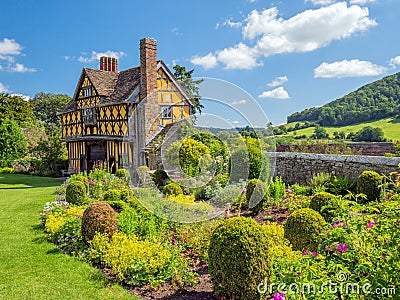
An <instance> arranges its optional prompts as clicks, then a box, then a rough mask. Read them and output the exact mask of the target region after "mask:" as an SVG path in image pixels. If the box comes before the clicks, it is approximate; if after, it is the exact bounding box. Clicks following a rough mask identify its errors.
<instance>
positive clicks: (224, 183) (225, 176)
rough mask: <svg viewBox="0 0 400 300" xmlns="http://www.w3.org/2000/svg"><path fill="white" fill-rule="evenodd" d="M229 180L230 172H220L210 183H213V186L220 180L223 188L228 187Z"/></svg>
mask: <svg viewBox="0 0 400 300" xmlns="http://www.w3.org/2000/svg"><path fill="white" fill-rule="evenodd" d="M228 181H229V175H228V174H218V175H217V176H215V177H213V178H212V179H211V180H210V183H209V185H211V186H212V187H214V186H215V184H216V183H217V182H219V184H220V185H221V187H222V188H224V187H226V186H227V185H228Z"/></svg>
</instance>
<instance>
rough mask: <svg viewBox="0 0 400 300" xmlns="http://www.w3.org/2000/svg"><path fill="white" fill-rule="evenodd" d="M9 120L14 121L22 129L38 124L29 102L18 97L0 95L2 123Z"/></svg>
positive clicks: (0, 118)
mask: <svg viewBox="0 0 400 300" xmlns="http://www.w3.org/2000/svg"><path fill="white" fill-rule="evenodd" d="M7 119H9V120H14V121H15V122H17V126H19V127H21V128H25V127H32V126H34V127H35V125H36V124H37V122H36V119H35V116H34V114H33V110H32V107H31V104H30V103H29V102H27V101H25V100H24V99H22V98H21V97H18V96H10V95H8V94H0V123H1V122H3V121H5V120H7Z"/></svg>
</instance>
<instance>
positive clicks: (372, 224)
mask: <svg viewBox="0 0 400 300" xmlns="http://www.w3.org/2000/svg"><path fill="white" fill-rule="evenodd" d="M374 224H375V223H374V222H369V223H368V224H367V228H372V227H374Z"/></svg>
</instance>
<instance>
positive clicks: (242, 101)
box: [231, 99, 247, 105]
mask: <svg viewBox="0 0 400 300" xmlns="http://www.w3.org/2000/svg"><path fill="white" fill-rule="evenodd" d="M246 103H247V101H246V100H244V99H243V100H233V101H232V102H231V105H240V104H246Z"/></svg>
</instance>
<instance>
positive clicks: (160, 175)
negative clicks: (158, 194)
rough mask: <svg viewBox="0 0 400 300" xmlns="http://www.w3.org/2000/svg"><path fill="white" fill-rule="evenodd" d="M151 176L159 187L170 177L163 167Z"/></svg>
mask: <svg viewBox="0 0 400 300" xmlns="http://www.w3.org/2000/svg"><path fill="white" fill-rule="evenodd" d="M151 178H152V179H153V181H154V183H155V184H156V186H158V187H162V186H164V185H165V183H166V182H167V180H168V179H169V177H168V174H167V172H165V171H164V170H161V169H158V170H155V171H154V173H153V174H152V175H151Z"/></svg>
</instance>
